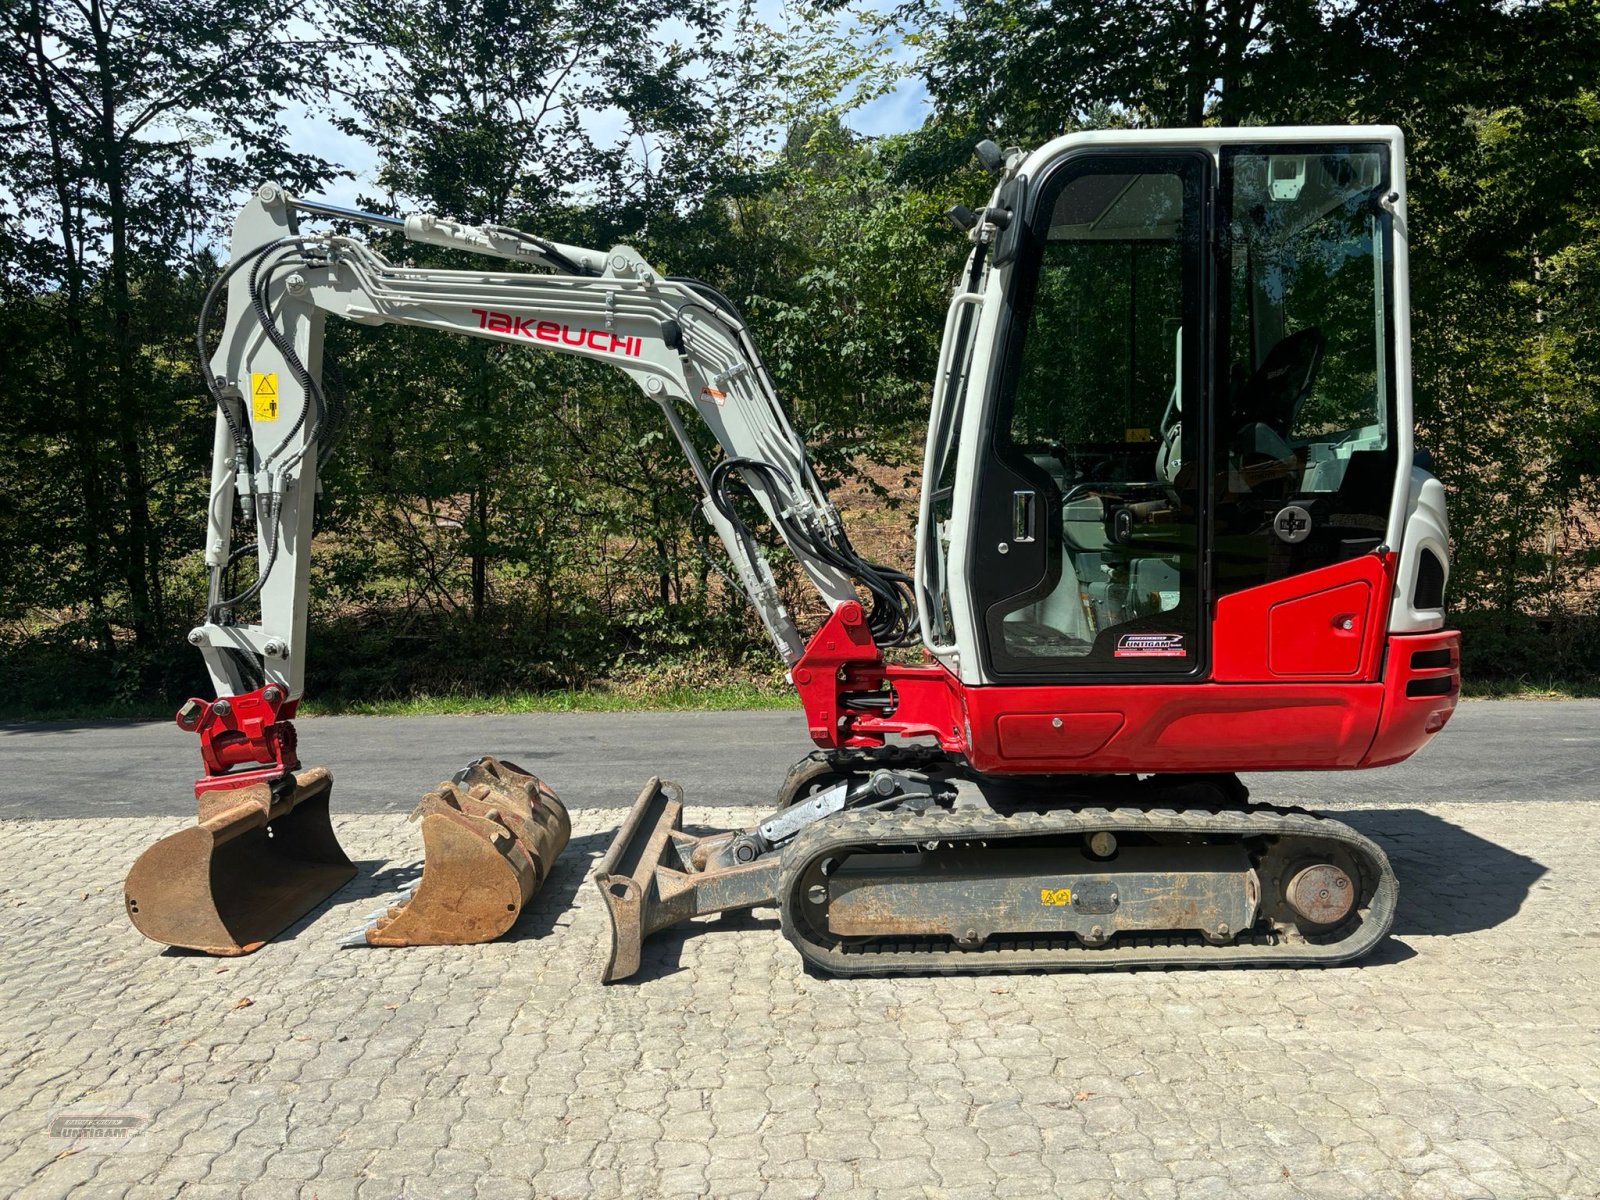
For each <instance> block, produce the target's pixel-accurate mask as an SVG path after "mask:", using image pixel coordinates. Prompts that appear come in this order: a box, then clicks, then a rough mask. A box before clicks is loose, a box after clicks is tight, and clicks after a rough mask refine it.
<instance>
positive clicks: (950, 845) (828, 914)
mask: <svg viewBox="0 0 1600 1200" xmlns="http://www.w3.org/2000/svg"><path fill="white" fill-rule="evenodd" d="M877 763H882V764H885V765H875V764H877ZM890 763H892V764H894V765H893V766H891V765H888V764H890ZM780 801H781V803H780V807H779V808H777V809H776V810H775V811H774V812H772V813H771V814H769V815H768V816H767V817H765V818H763V819H762V820H760V821H758V822H756V824H755V825H753V826H751V827H750V828H749V829H744V830H732V831H726V832H720V833H715V834H708V835H703V836H691V835H688V834H685V833H683V832H682V820H683V810H682V801H681V797H680V795H679V794H678V793H677V789H676V787H675V786H674V785H670V784H662V783H660V782H659V781H656V780H652V781H651V782H650V784H649V785H647V786H646V788H645V789H644V791H643V792H642V793H641V794H640V796H639V799H638V800H637V801H636V803H635V804H634V807H633V809H632V811H630V813H629V815H628V818H627V819H626V820H625V821H624V822H623V824H622V827H621V828H620V829H619V831H618V833H617V837H616V839H615V840H614V841H613V843H612V845H611V848H610V850H609V851H608V852H607V854H606V856H605V858H604V859H603V860H602V862H601V864H600V868H599V872H598V874H597V877H596V879H597V883H598V884H599V887H600V890H601V893H602V895H603V896H604V897H605V900H606V903H607V907H608V910H609V912H610V915H611V919H612V947H613V949H612V954H611V958H610V961H609V963H608V965H607V968H606V971H605V974H604V978H605V979H606V981H607V982H610V981H613V980H617V979H623V978H626V977H627V976H629V975H631V974H633V973H634V971H636V970H637V969H638V966H639V962H640V957H641V944H642V942H643V940H644V939H645V938H647V937H648V936H650V935H651V934H652V933H654V932H656V931H658V930H660V929H663V928H665V927H666V926H668V925H672V924H675V923H677V922H679V921H682V920H684V919H686V918H689V917H693V916H700V915H706V914H709V913H715V912H722V911H726V910H729V909H735V908H750V907H759V906H776V907H777V908H778V910H779V915H780V918H781V921H782V927H783V932H784V936H785V937H787V938H788V939H789V940H790V942H792V943H793V944H794V946H795V948H796V949H797V950H799V952H800V954H801V956H802V957H803V958H804V959H805V961H806V962H807V963H809V964H811V965H812V966H813V967H815V968H817V969H818V970H821V971H824V972H826V973H828V974H832V975H890V974H922V973H927V972H935V973H947V972H952V971H978V972H990V971H1007V970H1013V971H1022V970H1037V969H1046V970H1093V969H1097V968H1113V967H1115V968H1122V967H1137V966H1169V967H1202V966H1253V965H1262V966H1268V965H1276V966H1296V965H1312V964H1327V963H1337V962H1345V961H1348V960H1351V959H1355V958H1359V957H1360V956H1361V955H1363V954H1365V953H1366V952H1367V951H1368V950H1370V949H1371V948H1372V947H1373V946H1374V945H1375V944H1376V943H1377V942H1378V941H1379V940H1380V939H1381V938H1382V937H1383V936H1384V934H1385V933H1387V932H1388V929H1389V926H1390V924H1391V923H1392V922H1393V919H1394V910H1395V901H1396V897H1397V894H1398V891H1397V885H1396V882H1395V878H1394V874H1393V872H1392V871H1391V870H1390V868H1389V862H1388V859H1387V857H1386V856H1385V855H1384V853H1383V851H1382V849H1380V848H1379V847H1378V846H1377V845H1376V844H1375V843H1373V842H1372V841H1370V840H1369V839H1368V838H1366V837H1364V836H1363V835H1362V834H1360V833H1358V832H1356V831H1355V830H1354V829H1351V828H1350V827H1349V826H1347V825H1344V824H1342V823H1341V822H1338V821H1335V820H1332V819H1330V818H1328V817H1323V816H1318V815H1316V814H1314V813H1310V812H1306V811H1303V810H1300V809H1294V808H1282V807H1276V806H1270V805H1253V804H1250V803H1249V797H1248V792H1247V791H1246V789H1245V787H1244V785H1243V784H1242V783H1240V782H1239V780H1238V778H1237V777H1236V776H1232V775H1210V776H1159V775H1154V776H1144V777H1139V776H1132V775H1109V776H1093V777H1068V776H1063V777H1051V778H1045V779H1039V780H1030V781H1021V782H1019V781H1018V780H1016V779H995V778H985V777H982V776H977V775H974V774H972V773H971V772H970V771H968V770H967V769H966V768H965V766H964V764H962V763H961V762H959V761H957V760H955V759H952V758H949V757H947V756H943V755H941V754H939V753H937V752H935V751H931V750H924V749H922V748H916V747H913V748H910V749H905V748H901V749H897V750H893V751H885V752H880V753H879V754H869V753H865V752H860V751H856V752H849V751H847V752H843V753H840V754H834V755H829V754H827V753H818V754H816V755H812V756H810V757H809V758H807V759H804V760H802V761H801V762H800V763H798V764H796V767H795V768H794V770H792V771H791V772H790V775H789V779H788V780H787V781H786V782H785V785H784V791H783V794H782V796H781V797H780Z"/></svg>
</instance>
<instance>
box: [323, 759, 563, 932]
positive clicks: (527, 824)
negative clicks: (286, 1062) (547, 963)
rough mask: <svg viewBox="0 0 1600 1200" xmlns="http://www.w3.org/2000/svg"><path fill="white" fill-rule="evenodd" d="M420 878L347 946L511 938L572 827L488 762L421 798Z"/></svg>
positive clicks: (528, 782)
mask: <svg viewBox="0 0 1600 1200" xmlns="http://www.w3.org/2000/svg"><path fill="white" fill-rule="evenodd" d="M411 818H412V820H418V819H420V820H421V822H422V846H423V863H422V878H421V879H420V880H418V881H417V882H416V883H414V884H412V885H411V886H410V887H409V888H406V889H404V890H402V891H400V892H398V893H396V894H394V895H393V896H390V897H388V898H387V899H386V900H385V901H384V902H383V906H382V907H381V908H379V909H377V910H376V911H374V912H371V913H368V914H367V924H365V925H363V926H361V927H360V928H358V929H354V930H352V931H351V932H350V933H349V934H347V935H345V936H344V937H342V938H341V939H340V942H341V944H342V945H346V946H460V945H470V944H472V943H474V942H489V941H493V940H494V939H495V938H497V937H499V936H500V935H501V934H503V933H505V932H506V931H507V930H508V929H510V928H511V927H512V926H513V925H514V924H516V921H517V918H518V917H519V916H520V915H521V914H522V908H523V906H524V905H525V904H527V902H528V901H529V900H530V899H532V898H533V895H534V893H535V892H537V891H538V890H539V889H540V888H541V887H543V886H544V882H545V880H546V879H547V878H548V877H549V874H550V868H551V867H552V866H553V865H554V864H555V860H556V856H557V855H559V854H560V853H561V851H562V849H563V848H564V847H565V846H566V844H567V840H568V839H569V838H570V837H571V835H572V822H571V820H570V819H569V818H568V816H567V810H566V808H565V807H564V806H563V805H562V803H561V801H560V800H559V799H557V798H556V794H555V793H554V792H553V791H551V790H550V789H549V788H548V787H546V786H545V785H544V783H542V782H541V781H540V780H539V779H537V778H536V777H535V776H533V775H531V774H529V773H528V772H526V771H524V770H523V769H522V768H521V767H518V766H516V765H515V764H513V763H508V762H502V761H501V760H500V759H497V758H491V757H488V756H485V757H483V758H480V759H478V760H477V761H476V762H474V763H471V764H470V765H469V766H467V767H466V769H464V770H462V771H461V772H459V773H458V774H457V775H456V776H455V778H454V779H452V780H449V781H447V782H444V783H441V784H440V785H439V786H438V787H437V788H435V789H434V790H433V791H431V792H429V793H427V795H425V796H423V797H422V800H421V802H420V803H419V804H418V805H417V807H416V810H415V811H414V812H413V813H412V814H411Z"/></svg>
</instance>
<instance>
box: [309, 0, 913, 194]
mask: <svg viewBox="0 0 1600 1200" xmlns="http://www.w3.org/2000/svg"><path fill="white" fill-rule="evenodd" d="M724 3H725V4H726V5H727V7H728V9H729V11H730V14H731V12H732V10H733V9H734V8H735V7H736V5H737V0H724ZM755 16H756V17H757V19H758V20H760V21H762V22H764V23H766V24H768V25H772V26H775V27H783V26H785V25H787V24H789V23H790V22H792V21H795V20H798V19H799V18H798V17H796V16H795V15H794V14H793V12H792V10H791V9H789V8H788V6H787V4H786V3H785V0H756V3H755ZM839 20H840V21H841V22H845V21H847V20H848V18H847V17H846V16H841V17H840V18H839ZM889 53H890V54H892V55H893V56H894V57H895V58H896V59H898V60H900V61H908V60H909V58H910V53H911V52H910V50H909V48H907V47H905V46H904V45H903V44H901V43H900V42H899V41H898V39H896V40H895V41H894V43H893V44H892V48H891V50H890V51H889ZM927 113H928V94H927V89H926V88H925V87H924V86H923V84H922V81H921V80H920V79H915V78H910V79H905V80H902V81H901V83H900V85H899V87H897V88H896V89H895V90H894V91H892V92H890V93H888V94H886V95H883V96H879V97H877V98H876V99H874V100H871V101H869V102H868V103H866V104H864V105H862V106H861V107H860V108H857V109H855V110H853V111H852V112H851V113H850V114H849V116H848V117H847V118H846V123H847V124H848V125H849V126H850V127H851V128H852V129H854V130H855V131H856V132H857V133H861V134H865V135H867V136H879V135H882V134H887V133H903V132H905V131H906V130H909V129H915V128H916V127H917V126H919V125H921V124H922V122H923V120H924V118H925V117H926V116H927ZM285 119H286V121H287V123H288V125H289V129H290V133H291V135H292V137H293V143H294V146H295V149H297V150H299V151H301V152H304V153H310V154H316V155H319V156H321V157H323V158H325V159H327V160H328V161H330V162H334V163H338V164H339V165H341V166H343V167H345V168H346V169H347V170H349V171H351V172H353V173H354V178H352V179H340V180H336V181H334V182H333V183H331V184H330V185H328V187H326V188H325V189H324V190H323V192H322V194H321V198H322V199H324V200H328V201H331V202H332V203H334V204H343V205H347V206H350V207H355V206H356V205H357V203H358V197H359V196H360V194H361V193H363V192H365V193H366V194H367V195H368V196H371V195H373V194H375V193H376V192H377V190H378V189H377V187H376V185H375V180H376V176H377V168H378V162H377V158H376V156H375V154H374V153H373V150H372V147H370V146H368V145H367V144H366V143H365V142H363V141H361V140H360V139H358V138H353V137H349V136H347V135H345V134H343V133H341V132H339V130H337V129H335V128H334V127H333V125H332V124H331V123H330V122H329V121H328V119H327V117H326V116H324V115H318V114H316V113H313V112H312V111H311V110H309V109H305V108H302V109H299V110H297V111H291V112H289V113H286V114H285ZM602 131H603V123H602V124H601V125H599V126H597V127H596V129H595V132H597V133H598V132H602Z"/></svg>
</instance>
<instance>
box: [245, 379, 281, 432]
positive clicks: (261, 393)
mask: <svg viewBox="0 0 1600 1200" xmlns="http://www.w3.org/2000/svg"><path fill="white" fill-rule="evenodd" d="M250 415H251V416H252V417H254V418H255V419H256V420H257V421H276V420H277V419H278V373H277V372H276V371H252V372H250Z"/></svg>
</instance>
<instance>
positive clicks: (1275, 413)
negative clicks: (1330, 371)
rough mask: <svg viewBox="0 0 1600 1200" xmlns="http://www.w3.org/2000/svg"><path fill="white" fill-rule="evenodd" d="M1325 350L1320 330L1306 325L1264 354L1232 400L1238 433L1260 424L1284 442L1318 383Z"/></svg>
mask: <svg viewBox="0 0 1600 1200" xmlns="http://www.w3.org/2000/svg"><path fill="white" fill-rule="evenodd" d="M1327 347H1328V340H1327V338H1325V337H1323V336H1322V330H1320V329H1318V328H1317V327H1316V326H1315V325H1308V326H1307V327H1306V328H1304V329H1300V330H1296V331H1295V332H1294V333H1291V334H1290V335H1289V336H1288V337H1286V338H1283V339H1281V340H1280V341H1279V342H1278V344H1277V345H1275V346H1273V347H1272V349H1271V350H1269V351H1267V356H1266V358H1264V359H1262V360H1261V365H1260V366H1259V367H1257V368H1256V369H1255V373H1254V374H1252V375H1251V376H1250V378H1249V379H1247V380H1245V384H1244V387H1242V388H1240V389H1239V394H1238V396H1237V397H1236V398H1235V400H1234V404H1233V411H1234V415H1235V416H1236V417H1237V418H1238V421H1239V428H1240V430H1243V429H1245V428H1246V427H1248V426H1250V425H1253V424H1261V425H1265V426H1266V427H1267V428H1268V429H1270V430H1272V432H1273V433H1275V434H1277V435H1278V437H1279V438H1281V439H1283V440H1285V441H1287V440H1288V437H1289V431H1290V430H1291V429H1293V428H1294V421H1295V418H1296V417H1297V416H1299V415H1300V406H1301V405H1302V404H1304V403H1305V399H1306V397H1307V396H1308V395H1310V394H1311V388H1312V386H1313V385H1314V384H1315V383H1316V382H1317V372H1318V371H1319V370H1321V368H1322V355H1323V352H1324V351H1325V350H1326V349H1327Z"/></svg>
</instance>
